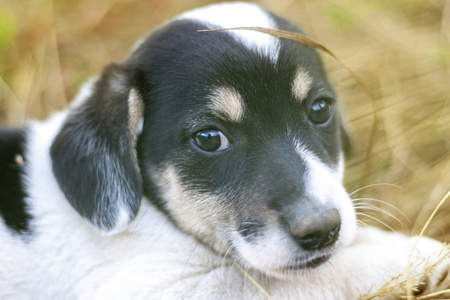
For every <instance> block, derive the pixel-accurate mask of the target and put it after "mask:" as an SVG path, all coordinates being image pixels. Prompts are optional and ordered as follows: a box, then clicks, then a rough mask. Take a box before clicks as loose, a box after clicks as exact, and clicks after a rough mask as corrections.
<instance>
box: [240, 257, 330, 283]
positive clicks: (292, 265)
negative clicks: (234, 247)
mask: <svg viewBox="0 0 450 300" xmlns="http://www.w3.org/2000/svg"><path fill="white" fill-rule="evenodd" d="M332 256H333V254H330V253H328V254H318V255H314V256H312V257H310V258H298V259H295V260H292V261H285V262H283V263H280V264H279V265H278V266H265V267H261V266H256V265H255V264H254V262H253V263H252V264H250V263H249V262H247V261H245V259H242V258H241V259H238V261H239V263H240V265H241V266H242V267H243V268H244V269H246V270H254V271H256V272H258V273H260V274H262V275H263V276H270V277H273V278H276V279H280V280H291V279H294V278H297V277H298V276H301V275H302V274H307V273H309V272H311V271H313V270H318V269H320V268H322V267H323V266H324V265H326V264H327V263H328V262H329V260H330V258H331V257H332ZM280 260H281V258H280Z"/></svg>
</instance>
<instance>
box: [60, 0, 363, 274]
mask: <svg viewBox="0 0 450 300" xmlns="http://www.w3.org/2000/svg"><path fill="white" fill-rule="evenodd" d="M236 13H237V14H238V15H239V14H241V15H242V16H238V15H236ZM227 15H228V17H227ZM247 16H253V19H251V18H250V19H249V18H247ZM233 18H234V19H235V20H239V21H238V24H229V23H227V22H228V21H227V20H230V19H233ZM236 18H237V19H236ZM217 19H219V20H222V21H221V22H222V23H220V24H214V23H215V22H216V20H217ZM224 20H225V21H224ZM233 25H239V26H262V27H270V28H278V29H283V30H290V31H298V29H297V28H295V27H293V26H292V25H290V24H289V23H287V22H286V21H284V20H282V19H280V18H278V17H275V16H273V15H271V14H269V13H267V12H265V11H264V10H262V9H260V8H258V7H256V6H254V5H245V4H234V5H230V4H228V5H222V6H220V5H219V6H213V7H212V8H207V9H203V10H197V11H193V12H191V13H188V14H186V15H183V16H181V17H180V18H179V19H177V20H175V21H174V22H172V23H169V24H168V25H165V26H164V27H162V28H160V29H159V30H157V31H156V32H154V33H153V34H152V35H150V36H149V37H148V38H147V39H146V40H145V41H143V42H142V43H141V44H140V45H139V46H138V47H137V49H136V50H135V51H134V53H133V54H132V55H131V57H130V58H129V59H128V60H127V61H125V62H124V64H123V67H122V69H123V70H124V71H123V72H122V75H121V76H118V77H117V78H116V79H114V80H113V79H111V78H110V79H109V80H106V79H104V80H103V81H104V82H109V84H107V86H109V87H110V89H112V88H111V86H114V84H113V83H111V82H120V81H125V82H126V84H127V85H128V86H129V87H130V88H131V90H130V92H129V93H128V94H127V93H126V92H122V93H123V94H124V95H125V96H126V95H128V107H129V109H128V113H129V114H130V111H132V109H130V107H133V101H134V100H136V99H139V102H142V104H143V106H144V110H143V116H142V118H143V121H144V125H143V129H142V133H141V134H140V135H139V138H138V140H137V146H136V150H137V162H138V164H139V168H138V169H137V168H133V167H129V169H130V170H132V171H133V172H132V173H133V174H134V175H133V176H134V177H133V178H135V176H136V174H135V173H136V171H138V172H139V173H140V175H141V177H142V186H143V190H144V195H145V196H146V198H148V199H149V201H151V202H153V203H154V204H155V205H157V206H158V207H160V208H161V210H162V211H164V212H165V213H166V214H167V216H168V217H169V218H170V219H171V220H172V221H173V222H174V223H175V224H176V225H177V226H178V228H179V229H180V230H183V231H185V232H186V233H188V234H191V235H193V236H195V237H196V238H198V239H199V240H200V241H202V242H203V243H205V244H207V245H208V246H210V247H211V248H213V249H215V251H217V252H218V253H220V254H222V255H230V256H232V257H234V258H235V259H237V260H238V261H239V262H240V263H241V264H243V265H245V266H249V267H252V268H255V269H258V270H260V271H263V272H265V273H269V274H276V275H280V274H287V273H290V272H292V271H298V270H303V269H305V268H310V267H316V266H318V265H320V264H321V263H323V262H325V261H326V260H327V258H328V257H329V256H330V255H331V254H333V252H335V251H336V249H338V248H339V247H342V246H343V245H346V244H348V243H349V242H350V240H351V239H352V237H353V233H354V230H355V223H356V222H355V215H354V211H353V208H352V206H351V202H350V200H349V198H348V196H347V194H346V192H345V190H344V188H343V186H342V176H343V155H342V145H341V144H342V142H341V139H342V134H343V133H342V132H341V128H342V126H341V120H340V116H339V113H338V108H337V106H336V95H335V93H334V91H333V90H332V88H331V86H330V84H329V83H328V81H327V79H326V76H325V73H324V70H323V67H322V63H321V61H320V58H319V57H318V54H317V53H316V51H315V50H314V49H312V48H311V47H309V46H306V45H303V44H299V43H294V42H291V41H286V40H278V39H276V38H273V37H269V36H266V35H264V34H261V33H254V32H244V31H239V32H238V31H214V32H198V30H201V29H206V28H219V27H235V26H233ZM109 72H111V71H109ZM106 73H108V72H106ZM103 77H108V76H107V75H105V74H104V75H103ZM109 77H114V76H111V75H109ZM121 77H126V78H127V79H126V80H123V78H122V79H120V78H121ZM119 85H120V83H119ZM104 90H105V88H101V87H97V89H96V92H98V93H102V94H105V91H104ZM116 90H118V91H120V90H121V89H120V88H117V86H116ZM130 99H132V100H133V99H134V100H133V101H130ZM130 103H131V104H130ZM130 105H131V106H130ZM91 107H93V106H92V105H91ZM82 110H84V111H92V110H93V109H90V110H87V109H82ZM105 117H108V118H111V117H114V112H112V111H111V113H110V114H109V115H108V116H106V114H105ZM96 118H99V116H96ZM115 119H116V120H119V118H115ZM130 120H133V118H132V117H130V115H128V125H129V126H131V125H130V124H132V123H133V122H130ZM108 122H109V121H108ZM85 123H86V122H85ZM66 127H70V126H69V125H66ZM91 127H93V126H91ZM131 127H133V126H131ZM128 129H130V128H128ZM131 129H133V128H131ZM65 130H66V131H68V130H67V128H64V129H63V132H64V131H65ZM116 131H117V130H116ZM131 131H133V130H131ZM131 131H130V130H128V132H131ZM139 132H140V130H139ZM103 135H105V134H103ZM130 140H131V141H130ZM133 140H134V138H128V139H124V140H119V141H118V142H117V143H121V144H127V145H128V146H130V145H131V150H130V151H131V153H132V154H133V153H135V152H134V151H135V149H134V144H133ZM57 142H58V139H57ZM97 144H100V143H97ZM54 148H56V147H54ZM105 148H106V146H105ZM108 149H110V148H108ZM53 150H54V151H53V153H52V154H53V156H54V158H55V157H57V155H55V153H56V152H58V151H57V150H58V149H53ZM113 152H114V151H113ZM122 152H123V151H122ZM122 152H121V153H122ZM65 155H67V154H65ZM121 155H122V154H121ZM83 157H86V155H84V156H83ZM118 157H119V158H120V160H121V161H122V160H123V159H122V156H118ZM55 161H57V160H55ZM130 161H133V159H131V160H130ZM58 165H59V163H58V162H54V169H56V170H58ZM115 169H120V170H121V169H123V168H122V166H117V167H116V168H115ZM72 172H73V170H72ZM124 172H128V171H127V170H125V171H124ZM55 173H57V172H55ZM57 177H58V175H57ZM60 177H61V176H60ZM120 178H122V177H120ZM58 180H59V182H60V185H61V186H62V188H63V190H64V185H65V184H64V180H61V179H59V178H58ZM114 180H115V179H114ZM136 181H137V180H133V186H132V187H131V190H132V191H135V190H139V185H137V184H135V182H136ZM120 185H121V184H116V185H115V186H114V187H111V188H116V186H120ZM127 186H128V187H129V184H128V185H127ZM134 186H137V187H135V188H134ZM105 189H106V188H105ZM65 193H66V195H67V194H70V190H69V191H68V192H67V189H66V190H65ZM108 193H109V194H112V195H113V196H115V195H121V194H126V193H127V190H126V189H121V190H120V191H119V192H117V191H116V192H114V193H112V192H109V190H108ZM104 194H105V192H103V196H102V197H103V198H105V199H106V196H104ZM133 195H134V194H133ZM72 198H74V197H70V195H68V199H69V201H71V203H72V205H73V206H74V207H75V208H76V209H77V210H78V211H79V212H80V213H81V214H82V215H83V216H85V217H86V218H88V219H89V220H90V221H91V222H92V223H94V224H95V225H97V226H98V227H100V228H103V229H104V228H106V229H107V230H110V229H111V228H112V227H113V226H116V225H117V224H116V223H118V222H119V221H120V220H125V221H123V223H127V222H128V221H127V220H129V219H132V215H133V213H135V210H136V207H137V206H136V205H135V203H134V202H133V203H131V204H130V205H128V204H127V203H126V201H125V202H124V203H125V204H123V205H122V204H121V205H118V206H117V207H118V208H117V210H118V211H119V212H117V213H116V212H115V211H114V209H115V208H114V207H113V208H109V210H110V212H114V214H111V215H114V216H113V217H111V216H110V215H107V214H103V215H102V213H100V212H94V213H91V211H90V210H89V209H85V208H84V207H83V205H80V204H79V203H78V202H79V201H78V200H77V199H75V200H71V199H72ZM75 198H77V197H75ZM135 198H136V199H137V197H135ZM104 201H105V203H106V204H105V205H104V206H107V207H112V206H111V204H110V202H111V200H108V199H106V200H104ZM108 201H109V202H108ZM111 203H112V202H111ZM114 203H116V202H114ZM127 205H128V206H129V207H127ZM123 207H125V208H126V209H125V208H123ZM93 209H95V208H93ZM130 211H131V212H132V213H129V212H130ZM127 213H129V214H130V215H131V217H129V218H128V219H127V216H128V215H127ZM124 216H125V217H124ZM98 219H105V220H107V221H102V222H97V220H98ZM116 227H117V226H116Z"/></svg>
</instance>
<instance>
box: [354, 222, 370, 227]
mask: <svg viewBox="0 0 450 300" xmlns="http://www.w3.org/2000/svg"><path fill="white" fill-rule="evenodd" d="M356 224H358V225H363V226H364V227H370V225H368V224H367V223H365V222H363V221H361V220H356Z"/></svg>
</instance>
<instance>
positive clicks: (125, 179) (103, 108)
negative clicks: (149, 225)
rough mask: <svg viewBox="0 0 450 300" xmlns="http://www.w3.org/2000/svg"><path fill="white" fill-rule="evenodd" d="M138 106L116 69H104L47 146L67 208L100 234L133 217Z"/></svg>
mask: <svg viewBox="0 0 450 300" xmlns="http://www.w3.org/2000/svg"><path fill="white" fill-rule="evenodd" d="M142 111H143V103H142V101H141V98H140V97H139V95H138V94H137V92H136V91H135V90H134V89H131V87H130V82H129V76H128V75H127V72H126V70H124V69H123V68H122V66H121V65H119V64H111V65H109V66H107V67H106V68H105V69H104V71H103V73H102V76H101V77H100V78H99V79H98V80H97V82H96V83H95V85H94V86H93V91H92V93H91V95H90V96H89V97H88V98H87V99H86V100H84V103H81V104H79V105H78V106H77V107H74V108H73V110H72V111H70V112H69V115H68V117H67V119H66V121H65V123H64V124H63V126H62V128H61V130H60V131H59V133H58V134H57V136H56V138H55V140H54V142H53V145H52V147H51V150H50V152H51V158H52V163H53V173H54V175H55V177H56V179H57V181H58V184H59V186H60V188H61V189H62V191H63V192H64V194H65V196H66V198H67V199H68V201H69V202H70V204H71V205H72V206H73V207H74V208H75V210H77V211H78V212H79V213H80V214H81V215H82V216H83V217H84V218H86V219H87V220H89V221H90V222H91V223H92V224H93V225H94V226H96V227H98V228H99V229H100V230H101V231H102V232H104V233H115V232H119V231H121V230H123V229H124V228H125V226H127V225H128V224H129V222H130V221H131V220H133V218H134V217H135V216H136V214H137V211H138V208H139V205H140V201H141V197H142V177H141V175H140V172H139V167H138V163H137V157H136V152H135V151H136V150H135V146H136V140H137V136H138V131H139V128H140V127H141V124H139V123H140V122H141V121H142Z"/></svg>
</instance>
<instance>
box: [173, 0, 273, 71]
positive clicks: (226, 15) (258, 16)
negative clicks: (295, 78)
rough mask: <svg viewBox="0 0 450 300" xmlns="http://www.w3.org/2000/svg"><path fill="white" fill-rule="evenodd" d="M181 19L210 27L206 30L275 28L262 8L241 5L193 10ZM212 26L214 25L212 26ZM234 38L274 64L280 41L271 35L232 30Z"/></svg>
mask: <svg viewBox="0 0 450 300" xmlns="http://www.w3.org/2000/svg"><path fill="white" fill-rule="evenodd" d="M179 18H180V19H195V20H198V21H203V22H205V23H206V24H209V26H208V27H207V28H205V29H214V28H217V27H218V28H236V27H264V28H270V29H276V25H275V22H274V21H273V20H272V19H271V17H270V15H269V14H268V13H267V12H265V11H264V10H263V9H262V8H261V7H259V6H257V5H254V4H250V3H244V2H233V3H222V4H215V5H210V6H206V7H202V8H198V9H194V10H192V11H189V12H187V13H184V14H182V15H181V16H180V17H179ZM211 25H215V26H214V27H211ZM229 32H230V33H231V34H232V35H233V37H235V38H236V39H237V40H238V41H240V42H241V43H243V44H244V45H245V46H246V47H247V48H248V49H251V50H254V51H257V52H258V53H261V54H263V55H265V56H267V57H269V58H270V59H271V60H272V61H273V62H274V63H275V62H276V61H277V60H278V54H279V51H280V44H279V40H278V39H277V38H275V37H273V36H270V35H267V34H264V33H260V32H256V31H250V30H231V31H229Z"/></svg>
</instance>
